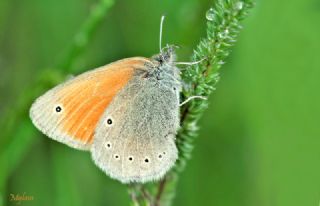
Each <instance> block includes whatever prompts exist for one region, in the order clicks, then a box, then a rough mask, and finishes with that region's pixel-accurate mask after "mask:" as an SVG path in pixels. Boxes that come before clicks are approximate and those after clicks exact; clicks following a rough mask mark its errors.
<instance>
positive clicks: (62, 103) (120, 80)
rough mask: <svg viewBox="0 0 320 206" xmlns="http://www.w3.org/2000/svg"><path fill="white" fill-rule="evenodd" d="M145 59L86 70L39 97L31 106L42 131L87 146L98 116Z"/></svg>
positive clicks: (142, 66)
mask: <svg viewBox="0 0 320 206" xmlns="http://www.w3.org/2000/svg"><path fill="white" fill-rule="evenodd" d="M147 62H150V60H148V59H147V58H142V57H135V58H128V59H123V60H120V61H117V62H114V63H111V64H109V65H106V66H103V67H100V68H98V69H95V70H92V71H89V72H85V73H83V74H81V75H79V76H78V77H75V78H73V79H71V80H69V81H67V82H65V83H63V84H61V85H58V86H57V87H55V88H53V89H51V90H49V91H48V92H47V93H45V94H44V95H42V96H41V97H39V98H38V99H37V100H36V101H35V102H34V103H33V105H32V107H31V109H30V116H31V119H32V121H33V123H34V124H35V126H36V127H37V128H38V129H39V130H40V131H42V132H43V133H44V134H46V135H47V136H49V137H50V138H52V139H55V140H57V141H59V142H62V143H65V144H67V145H69V146H71V147H74V148H77V149H83V150H87V149H89V147H90V145H91V143H92V140H93V136H94V131H95V128H96V126H97V123H98V121H99V120H100V117H101V116H102V115H103V113H104V111H105V110H106V108H107V107H108V105H109V104H110V102H111V101H112V100H113V98H114V96H115V95H116V94H117V93H118V92H119V91H120V90H121V89H122V88H123V87H124V86H125V85H126V84H127V83H128V81H129V80H130V79H131V77H132V75H134V72H135V70H137V69H143V68H144V67H145V63H147Z"/></svg>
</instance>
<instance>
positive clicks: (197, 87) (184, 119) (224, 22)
mask: <svg viewBox="0 0 320 206" xmlns="http://www.w3.org/2000/svg"><path fill="white" fill-rule="evenodd" d="M252 7H253V2H252V0H243V1H241V0H217V1H216V3H215V6H214V7H213V8H211V9H209V10H208V13H207V14H206V17H207V37H206V38H204V39H202V40H201V41H200V42H199V44H198V46H197V48H196V49H195V50H194V53H193V56H192V61H199V60H201V59H205V60H204V61H201V63H200V64H197V65H193V66H190V67H189V68H187V69H186V70H184V72H183V73H182V79H183V81H184V82H185V83H186V84H187V85H189V87H185V88H184V90H183V92H182V96H183V99H186V98H187V97H191V96H205V97H209V96H210V94H211V93H212V91H213V90H214V88H215V85H216V83H217V82H218V80H219V73H218V71H219V69H220V68H221V66H222V65H223V64H224V61H225V59H226V57H227V56H228V55H229V53H230V49H231V47H232V46H233V45H234V42H235V41H236V38H237V35H238V33H239V32H240V30H241V25H240V21H241V20H242V19H243V18H244V17H245V16H246V15H247V13H248V11H249V10H250V9H251V8H252ZM207 107H208V101H207V100H201V99H195V100H193V101H190V102H189V103H187V104H186V105H184V106H183V107H182V108H181V129H180V130H179V132H178V135H177V141H176V143H177V147H178V150H179V158H178V160H177V163H176V165H175V167H174V168H173V169H172V170H171V171H170V172H169V173H168V174H167V175H166V176H165V177H164V179H163V180H161V181H160V182H158V183H155V184H152V185H142V186H141V187H140V189H141V188H142V189H145V188H147V189H148V190H149V191H150V193H151V192H152V191H155V192H154V193H153V194H154V198H153V202H151V205H153V206H160V205H161V206H162V205H170V204H171V200H172V198H173V196H174V193H175V191H174V190H175V187H176V184H177V180H178V173H179V172H181V171H182V170H183V169H184V167H185V165H186V162H187V160H188V159H189V158H190V156H191V152H192V149H193V146H192V142H193V140H194V139H195V138H196V137H197V136H198V133H197V132H198V126H197V122H198V120H199V119H200V118H201V116H202V114H203V113H204V111H205V110H206V108H207ZM134 192H135V194H136V195H139V191H134ZM138 199H139V198H138ZM141 199H142V201H141V202H140V205H143V197H141Z"/></svg>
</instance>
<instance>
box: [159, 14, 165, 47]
mask: <svg viewBox="0 0 320 206" xmlns="http://www.w3.org/2000/svg"><path fill="white" fill-rule="evenodd" d="M164 18H165V16H164V15H162V16H161V21H160V37H159V38H160V39H159V48H160V52H161V50H162V28H163V22H164Z"/></svg>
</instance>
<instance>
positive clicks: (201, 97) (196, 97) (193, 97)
mask: <svg viewBox="0 0 320 206" xmlns="http://www.w3.org/2000/svg"><path fill="white" fill-rule="evenodd" d="M193 99H203V100H207V97H204V96H191V97H189V98H188V99H186V100H184V101H183V102H182V103H180V105H179V106H180V107H181V106H182V105H184V104H186V103H188V102H190V101H191V100H193Z"/></svg>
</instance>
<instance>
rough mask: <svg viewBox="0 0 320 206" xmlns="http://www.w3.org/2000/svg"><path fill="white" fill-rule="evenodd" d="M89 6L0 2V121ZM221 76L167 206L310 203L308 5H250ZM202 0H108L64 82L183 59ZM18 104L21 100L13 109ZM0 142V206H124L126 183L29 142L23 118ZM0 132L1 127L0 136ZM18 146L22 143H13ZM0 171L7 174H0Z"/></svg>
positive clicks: (77, 157)
mask: <svg viewBox="0 0 320 206" xmlns="http://www.w3.org/2000/svg"><path fill="white" fill-rule="evenodd" d="M95 3H97V1H93V0H45V1H44V0H31V1H30V0H29V1H27V0H1V1H0V117H1V120H2V121H6V119H4V118H5V116H4V114H5V113H7V112H13V113H14V112H19V111H11V110H13V107H12V105H14V104H15V103H17V101H21V100H20V99H21V96H22V95H24V94H25V93H28V92H29V91H28V90H30V89H33V88H30V87H31V86H32V83H33V82H34V81H35V80H36V79H37V75H38V74H39V73H40V72H41V71H43V70H44V69H46V68H52V67H53V65H56V63H57V62H59V61H60V60H61V59H63V58H64V55H65V53H66V50H67V48H68V47H69V46H70V44H71V42H72V40H73V37H74V35H75V34H76V33H77V31H79V28H80V26H81V25H82V23H83V22H84V21H85V19H86V17H87V16H88V15H89V13H90V10H92V7H93V5H94V4H95ZM256 3H257V4H256V7H255V8H254V9H253V10H252V11H251V14H250V16H249V17H248V18H247V19H246V20H245V22H244V29H243V30H242V32H241V34H240V36H239V40H238V42H237V44H236V46H235V47H234V49H233V52H232V54H231V55H230V56H229V58H228V59H227V64H226V65H225V66H224V67H222V69H221V80H220V82H219V84H218V86H217V90H216V92H214V93H213V95H212V97H211V98H210V101H211V104H210V107H209V109H208V111H207V112H206V113H205V116H204V117H203V118H202V120H201V122H200V125H201V130H200V136H199V138H198V139H197V140H196V141H195V149H194V151H193V157H192V159H191V160H190V161H189V162H188V165H187V167H186V170H185V171H184V172H183V173H182V174H181V175H180V179H179V183H178V187H177V193H176V198H175V200H174V204H173V205H183V206H194V205H213V206H215V205H217V206H218V205H219V206H229V205H230V206H231V205H232V206H233V205H234V206H236V205H237V206H257V205H259V206H295V205H297V206H302V205H303V206H305V205H314V206H315V205H319V201H320V126H319V122H320V121H319V120H320V109H319V108H320V98H319V97H320V95H319V93H320V91H319V90H320V2H319V1H318V0H301V1H276V0H268V1H267V0H259V1H257V2H256ZM212 4H213V1H209V0H201V1H199V0H179V1H169V0H165V1H154V0H137V1H123V0H118V1H115V3H114V5H113V6H112V7H111V8H110V9H109V11H108V13H107V15H106V17H105V18H104V19H103V22H102V24H101V25H100V26H99V27H98V30H97V32H96V33H95V35H94V36H93V39H92V41H90V42H89V44H88V47H87V48H85V51H84V53H83V54H82V55H81V57H80V58H78V60H77V61H76V62H75V63H74V64H73V65H72V69H71V71H73V72H71V73H70V74H78V73H80V72H82V71H85V70H88V69H91V68H95V67H97V66H100V65H103V64H106V63H109V62H112V61H115V60H117V59H121V58H124V57H130V56H146V57H148V56H151V55H153V54H155V53H157V52H158V30H159V20H160V16H161V15H162V14H166V16H167V20H166V22H165V27H164V38H163V41H164V42H165V43H174V44H177V45H179V46H181V49H180V50H179V51H178V55H179V60H181V61H187V60H189V56H190V55H191V53H192V49H193V48H194V46H195V45H196V44H197V42H198V41H199V39H200V38H201V37H204V36H205V12H206V10H207V9H208V8H210V5H212ZM22 101H23V100H22ZM26 111H27V108H25V111H24V112H22V113H21V115H25V117H24V120H23V121H21V122H19V123H18V124H17V125H13V127H15V128H16V129H14V133H12V134H11V135H10V136H9V138H7V137H3V135H1V133H0V137H1V138H0V139H1V140H0V143H1V146H0V149H1V150H0V155H3V154H4V153H5V152H7V153H6V154H10V156H0V163H1V167H0V168H2V169H1V170H0V189H1V190H0V205H16V203H15V202H11V201H10V194H17V193H20V194H22V193H24V192H25V193H26V194H27V195H32V196H33V197H34V201H30V202H21V205H37V206H40V205H41V206H42V205H47V206H50V205H112V206H113V205H128V202H129V197H128V195H127V188H126V186H124V185H122V184H120V183H118V182H117V181H114V180H111V179H110V178H109V177H107V176H106V175H104V174H103V173H102V172H101V171H100V170H99V169H98V168H97V167H96V166H94V164H93V162H92V161H91V159H90V155H89V153H86V152H80V151H76V150H74V149H71V148H69V147H67V146H65V145H63V144H60V143H57V142H54V141H52V140H51V139H49V138H46V137H45V136H43V135H41V134H40V133H39V132H38V131H36V129H35V128H34V127H33V126H32V124H31V122H30V120H29V118H28V117H27V113H26ZM6 129H7V128H1V131H2V132H3V131H5V130H6ZM22 137H23V138H22ZM8 168H9V169H8Z"/></svg>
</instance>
